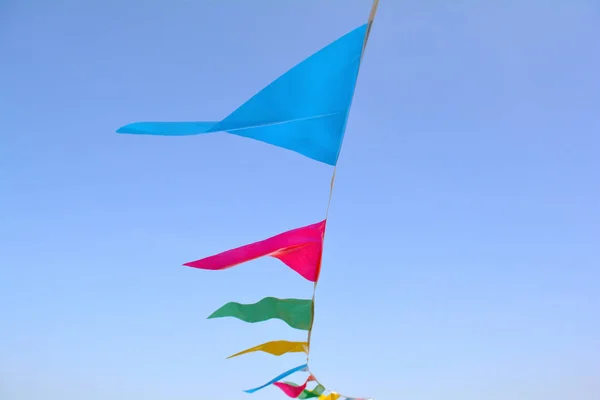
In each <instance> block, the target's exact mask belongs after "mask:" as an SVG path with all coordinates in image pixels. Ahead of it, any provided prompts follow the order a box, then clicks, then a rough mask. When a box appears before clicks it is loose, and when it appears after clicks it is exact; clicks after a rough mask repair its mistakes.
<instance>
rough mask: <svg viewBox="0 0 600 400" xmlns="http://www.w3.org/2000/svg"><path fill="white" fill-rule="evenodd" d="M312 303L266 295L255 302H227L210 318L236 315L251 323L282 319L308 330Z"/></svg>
mask: <svg viewBox="0 0 600 400" xmlns="http://www.w3.org/2000/svg"><path fill="white" fill-rule="evenodd" d="M312 304H313V302H312V300H301V299H277V298H275V297H265V298H264V299H262V300H260V301H259V302H258V303H254V304H240V303H235V302H230V303H227V304H225V305H224V306H223V307H221V308H219V309H218V310H217V311H215V312H214V313H212V314H211V315H210V316H209V317H208V318H209V319H210V318H223V317H234V318H238V319H241V320H242V321H245V322H250V323H255V322H262V321H267V320H269V319H280V320H282V321H283V322H285V323H286V324H288V325H289V326H290V327H292V328H295V329H300V330H304V331H307V330H309V329H310V325H311V322H312V313H313V311H312Z"/></svg>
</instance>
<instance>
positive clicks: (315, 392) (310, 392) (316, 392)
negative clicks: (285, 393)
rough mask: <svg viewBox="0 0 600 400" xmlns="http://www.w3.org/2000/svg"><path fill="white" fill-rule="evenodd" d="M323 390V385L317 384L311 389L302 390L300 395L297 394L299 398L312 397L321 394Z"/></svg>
mask: <svg viewBox="0 0 600 400" xmlns="http://www.w3.org/2000/svg"><path fill="white" fill-rule="evenodd" d="M323 392H325V388H324V387H323V385H317V386H315V388H314V389H313V390H304V391H303V392H302V393H301V394H300V396H298V398H299V399H312V398H315V397H319V396H320V395H322V394H323Z"/></svg>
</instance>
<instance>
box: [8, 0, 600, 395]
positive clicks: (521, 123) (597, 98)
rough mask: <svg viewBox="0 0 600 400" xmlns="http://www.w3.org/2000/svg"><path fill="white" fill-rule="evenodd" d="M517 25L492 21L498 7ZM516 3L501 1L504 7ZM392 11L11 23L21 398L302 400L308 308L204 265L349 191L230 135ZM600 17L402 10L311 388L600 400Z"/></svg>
mask: <svg viewBox="0 0 600 400" xmlns="http://www.w3.org/2000/svg"><path fill="white" fill-rule="evenodd" d="M491 3H495V4H493V5H492V4H491ZM500 3H502V4H500ZM369 8H370V0H285V1H283V0H214V1H207V0H187V1H184V0H144V1H142V0H126V1H123V0H103V1H91V0H88V1H81V0H54V1H41V0H38V1H33V0H19V1H18V0H0V54H1V57H0V72H1V73H0V109H1V112H0V125H1V126H2V128H3V129H2V133H1V134H0V151H1V154H0V155H1V157H0V184H1V186H0V189H1V197H0V206H1V207H0V273H1V275H0V298H1V301H0V321H1V322H0V398H1V399H3V400H81V399H84V400H96V399H97V400H100V399H102V400H106V399H111V400H121V399H122V400H132V399H144V400H174V399H177V400H192V399H194V400H197V399H214V400H226V399H227V400H230V399H246V398H248V399H250V398H256V399H263V400H270V399H282V398H285V396H284V395H283V394H281V393H280V392H279V391H278V389H276V388H267V389H265V390H263V391H262V392H260V393H258V394H256V395H254V397H249V396H250V395H247V394H245V393H243V392H242V390H243V389H248V388H251V387H255V386H258V385H260V384H262V383H264V382H266V381H268V380H269V379H271V378H272V377H274V376H276V375H277V374H279V373H280V372H283V371H285V370H287V369H289V368H292V367H295V366H296V365H299V364H301V363H302V361H303V357H302V356H301V355H291V356H284V357H271V356H268V355H266V354H262V353H258V354H254V355H248V356H245V357H240V358H238V359H234V360H225V357H226V356H228V355H230V354H232V353H234V352H237V351H239V350H242V349H244V348H247V347H250V346H253V345H256V344H259V343H262V342H264V341H268V340H274V339H296V338H298V339H299V338H301V337H302V332H299V331H294V330H291V329H289V328H287V327H286V326H285V325H284V324H283V323H281V322H280V321H269V322H266V323H263V324H254V325H251V324H244V323H242V322H240V321H238V320H234V319H222V320H211V321H207V320H206V319H205V318H206V316H208V315H209V314H210V313H211V312H212V311H214V310H215V309H217V308H218V307H220V306H221V305H222V304H224V303H226V302H227V301H241V302H254V301H257V300H258V299H260V298H262V297H264V296H269V295H270V296H278V297H306V296H309V295H310V292H311V287H310V283H308V282H306V281H304V280H302V279H301V278H299V277H298V276H297V275H296V274H295V273H293V272H292V271H291V270H289V269H288V268H286V267H284V266H282V265H281V264H280V263H279V262H278V261H277V260H274V259H265V260H259V261H256V262H253V263H251V264H248V265H244V266H241V267H239V268H236V269H232V270H229V271H227V272H223V273H216V272H215V273H213V272H208V271H199V270H195V269H191V268H186V267H182V266H180V265H181V264H182V263H183V262H186V261H191V260H195V259H198V258H201V257H203V256H207V255H210V254H213V253H215V252H218V251H222V250H226V249H228V248H230V247H234V246H237V245H241V244H244V243H247V242H250V241H255V240H259V239H262V238H265V237H267V236H271V235H273V234H276V233H279V232H282V231H285V230H288V229H291V228H295V227H298V226H302V225H306V224H310V223H313V222H316V221H318V220H320V219H321V218H323V216H324V212H325V206H326V202H327V194H328V185H329V178H330V173H331V169H330V167H328V166H326V165H322V164H319V163H317V162H314V161H312V160H310V159H307V158H304V157H302V156H300V155H297V154H295V153H292V152H289V151H285V150H282V149H278V148H275V147H272V146H268V145H265V144H263V143H260V142H254V141H251V140H248V139H243V138H239V137H235V136H230V135H225V134H215V135H209V136H203V137H200V136H198V137H185V138H159V137H141V136H138V137H136V136H121V135H117V134H115V133H114V131H115V129H117V128H118V127H119V126H121V125H123V124H125V123H128V122H132V121H136V120H157V119H158V120H204V119H208V120H211V119H219V118H221V117H223V116H225V115H227V114H228V113H229V112H230V111H232V110H233V109H234V108H235V107H237V106H238V105H239V104H241V103H242V102H243V101H245V100H246V99H247V98H248V97H250V96H251V95H253V94H254V93H255V92H257V91H258V90H259V89H261V88H262V87H263V86H264V85H266V84H268V83H269V82H270V81H272V80H273V79H275V78H276V77H277V76H279V75H280V74H281V73H283V72H284V71H285V70H287V69H288V68H290V67H292V66H293V65H294V64H296V63H297V62H299V61H301V60H302V59H304V58H305V57H307V56H308V55H309V54H311V53H312V52H314V51H316V50H318V49H319V48H321V47H323V46H325V45H326V44H328V43H329V42H331V41H333V40H334V39H336V38H337V37H339V36H341V35H342V34H344V33H346V32H347V31H349V30H351V29H353V28H354V27H356V26H358V25H359V24H362V23H364V22H365V21H366V18H367V15H368V12H369ZM599 38H600V3H599V2H598V1H597V0H587V1H586V0H569V1H567V0H563V1H556V0H554V1H548V0H545V1H542V0H539V1H534V0H511V1H504V2H489V1H480V0H470V1H467V0H464V1H453V2H448V1H439V0H438V1H431V0H430V1H410V2H409V1H400V0H381V5H380V9H379V14H378V17H377V20H376V23H375V26H374V28H373V31H372V35H371V40H370V42H369V47H368V49H367V53H366V57H365V59H364V63H363V66H362V68H361V74H360V77H359V82H358V86H357V90H356V96H355V101H354V104H353V108H352V112H351V116H350V120H349V125H348V130H347V132H346V139H345V142H344V146H343V150H342V155H341V158H340V162H339V168H338V177H337V181H336V191H335V193H334V197H333V202H332V208H331V213H330V224H329V226H328V228H329V229H328V235H327V240H326V247H325V248H326V250H325V254H324V269H323V273H322V280H321V283H320V290H319V292H318V297H317V306H316V322H315V330H314V334H313V340H314V341H313V356H312V360H313V361H312V369H313V371H314V372H315V374H316V375H317V377H318V378H319V379H320V380H322V381H323V382H324V383H325V384H327V385H328V386H330V387H331V388H332V389H337V390H340V391H342V392H343V393H346V394H348V395H356V396H361V395H364V396H372V397H375V398H377V399H381V400H384V399H418V400H441V399H444V400H481V399H485V400H505V399H506V400H508V399H510V400H565V399H577V400H593V399H598V398H600V209H599V205H600V156H599V152H600V113H599V112H600V111H599V110H600V75H599V74H598V72H599V71H600V45H599V44H598V39H599Z"/></svg>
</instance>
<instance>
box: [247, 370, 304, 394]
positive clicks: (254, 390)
mask: <svg viewBox="0 0 600 400" xmlns="http://www.w3.org/2000/svg"><path fill="white" fill-rule="evenodd" d="M307 369H308V365H307V364H304V365H300V366H298V367H296V368H292V369H290V370H289V371H286V372H284V373H283V374H281V375H279V376H276V377H275V378H273V379H271V380H270V381H269V382H267V383H265V384H264V385H262V386H259V387H257V388H254V389H249V390H244V392H246V393H254V392H257V391H259V390H260V389H264V388H266V387H267V386H269V385H272V384H273V383H275V382H277V381H280V380H282V379H283V378H285V377H287V376H290V375H292V374H293V373H295V372H298V371H306V370H307Z"/></svg>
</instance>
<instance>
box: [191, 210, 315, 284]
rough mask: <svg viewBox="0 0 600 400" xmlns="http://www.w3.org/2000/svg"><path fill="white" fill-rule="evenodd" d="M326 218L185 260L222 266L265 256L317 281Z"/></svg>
mask: <svg viewBox="0 0 600 400" xmlns="http://www.w3.org/2000/svg"><path fill="white" fill-rule="evenodd" d="M325 224H326V221H321V222H319V223H316V224H313V225H308V226H305V227H302V228H297V229H293V230H291V231H287V232H284V233H280V234H279V235H276V236H273V237H270V238H268V239H265V240H262V241H260V242H255V243H251V244H247V245H245V246H241V247H238V248H235V249H232V250H227V251H225V252H223V253H219V254H216V255H214V256H210V257H206V258H203V259H200V260H196V261H192V262H188V263H185V264H183V265H186V266H188V267H194V268H199V269H209V270H223V269H227V268H231V267H234V266H236V265H238V264H242V263H245V262H247V261H251V260H254V259H257V258H260V257H264V256H271V257H275V258H278V259H279V260H281V261H283V263H284V264H285V265H287V266H288V267H290V268H291V269H293V270H294V271H296V272H297V273H299V274H300V275H302V276H303V277H304V278H305V279H308V280H309V281H311V282H315V281H316V280H317V279H318V278H319V271H320V266H321V253H322V251H323V236H324V234H325Z"/></svg>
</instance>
